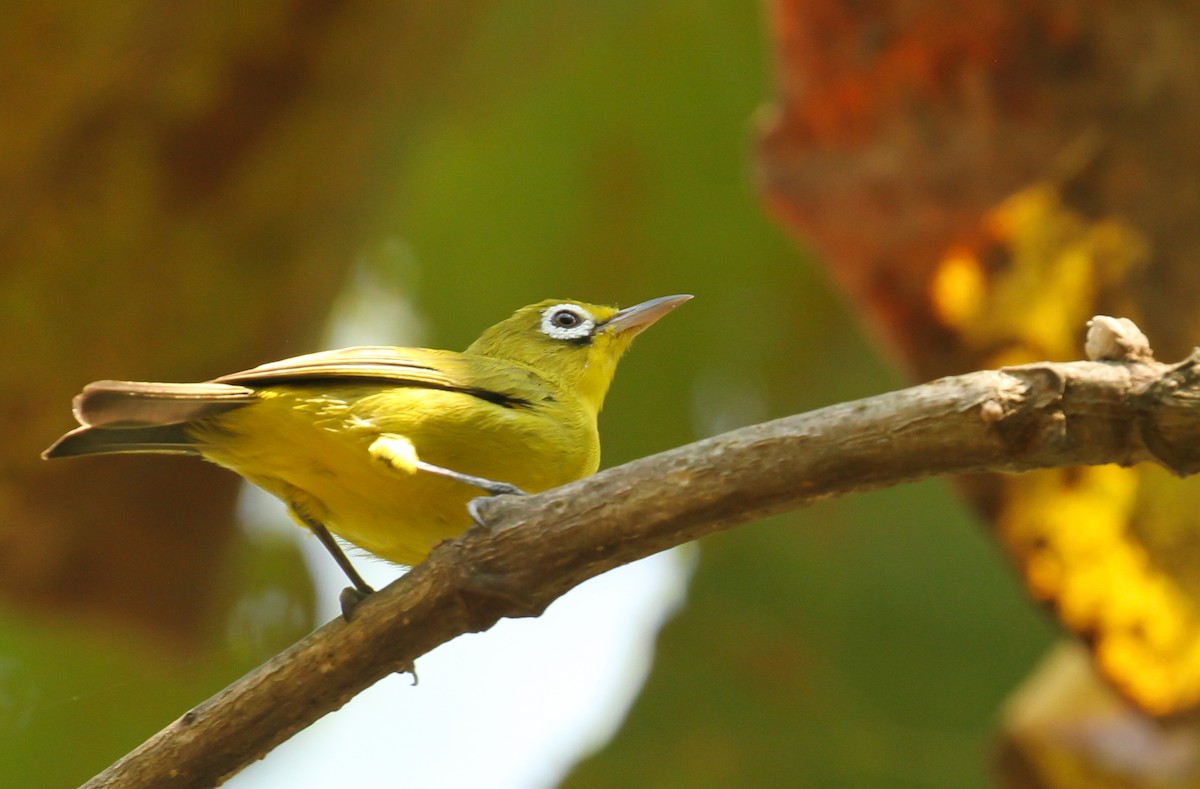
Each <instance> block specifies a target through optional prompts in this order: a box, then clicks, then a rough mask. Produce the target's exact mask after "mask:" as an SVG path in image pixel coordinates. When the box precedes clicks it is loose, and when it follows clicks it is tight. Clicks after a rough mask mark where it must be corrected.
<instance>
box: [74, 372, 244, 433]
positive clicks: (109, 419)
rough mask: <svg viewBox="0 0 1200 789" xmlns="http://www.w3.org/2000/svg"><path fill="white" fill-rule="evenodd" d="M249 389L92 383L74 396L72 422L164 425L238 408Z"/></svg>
mask: <svg viewBox="0 0 1200 789" xmlns="http://www.w3.org/2000/svg"><path fill="white" fill-rule="evenodd" d="M254 399H255V394H254V390H253V389H249V388H247V387H245V386H231V385H229V384H213V383H203V384H163V383H145V382H142V381H96V382H95V383H90V384H88V385H87V386H85V387H84V388H83V391H82V392H80V393H79V394H78V395H76V396H75V400H74V403H73V405H74V411H75V418H76V419H77V420H79V424H81V425H88V426H90V427H115V426H118V425H120V426H133V425H168V424H173V423H176V422H191V421H192V420H195V419H203V418H204V417H208V416H216V415H217V414H220V413H223V412H225V411H229V410H230V409H233V408H239V407H241V406H243V405H246V404H247V403H250V402H252V401H253V400H254Z"/></svg>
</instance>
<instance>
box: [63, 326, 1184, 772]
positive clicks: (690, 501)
mask: <svg viewBox="0 0 1200 789" xmlns="http://www.w3.org/2000/svg"><path fill="white" fill-rule="evenodd" d="M1089 350H1090V346H1089ZM1121 353H1122V354H1123V358H1122V360H1120V361H1089V362H1069V363H1041V364H1033V365H1026V366H1021V367H1013V368H1005V369H1001V370H996V371H983V372H976V373H971V374H968V375H962V376H957V377H952V378H943V379H940V380H937V381H934V382H932V383H928V384H924V385H922V386H917V387H913V388H910V389H904V390H901V391H897V392H891V393H888V394H883V395H879V396H876V397H871V398H867V399H864V400H858V401H855V402H851V403H845V404H840V405H835V406H831V407H828V408H823V409H820V410H818V411H813V412H810V413H807V414H800V415H796V416H791V417H786V418H783V419H778V420H775V421H773V422H767V423H764V424H759V425H753V426H751V427H746V428H742V429H740V430H735V431H732V432H729V433H725V434H723V435H720V436H716V437H714V438H710V439H706V440H703V441H698V442H696V443H693V444H689V445H687V446H683V447H679V448H677V449H673V450H670V451H668V452H663V453H660V454H657V455H654V456H651V457H647V458H643V459H641V460H637V461H634V462H632V463H627V464H625V465H623V466H619V467H616V468H612V469H608V470H606V471H603V472H601V473H599V474H596V475H595V476H593V477H590V478H587V479H584V480H581V481H579V482H576V483H572V484H570V485H566V486H563V487H561V488H556V489H554V490H551V491H547V492H545V493H542V494H539V495H536V496H528V497H512V496H502V497H497V498H492V499H482V500H479V501H478V508H477V511H478V513H479V514H480V515H481V516H482V517H483V518H484V519H485V521H486V522H487V523H489V524H490V526H489V528H486V529H485V528H481V527H475V528H472V529H471V530H469V531H468V532H467V533H466V534H465V535H463V536H462V537H461V538H459V539H457V540H454V541H449V542H446V543H443V544H442V545H440V546H438V547H437V548H436V549H435V550H434V552H433V553H432V554H431V555H430V557H429V558H428V559H427V560H426V561H425V562H423V563H422V564H421V565H419V566H418V567H416V568H414V569H413V570H412V571H411V572H410V573H408V574H407V575H405V576H404V577H402V578H401V579H399V580H398V581H396V582H395V583H393V584H392V585H390V586H389V587H387V588H386V589H384V590H382V591H380V592H379V593H378V594H376V595H373V596H372V597H371V598H369V599H367V600H366V601H365V602H364V603H363V604H362V605H360V606H359V607H358V609H357V610H356V612H355V618H354V621H352V622H350V623H345V622H342V621H340V620H337V621H334V622H330V623H329V624H327V625H325V626H324V627H322V628H320V629H319V630H317V631H316V632H314V633H312V634H311V635H310V636H308V637H307V638H305V639H304V640H303V641H301V642H299V643H297V644H296V645H295V646H293V647H291V648H290V649H288V650H287V651H285V652H283V653H282V654H280V655H278V656H276V657H275V658H274V659H272V660H271V661H269V662H268V663H266V664H264V665H263V666H261V667H260V668H258V669H256V670H255V671H253V672H251V673H250V674H248V675H246V676H245V677H243V678H242V679H240V680H238V681H237V682H235V683H233V684H232V685H230V686H229V687H228V688H226V689H225V690H223V691H221V692H220V693H219V694H217V695H216V696H214V697H213V698H211V699H209V700H208V701H206V702H204V703H202V704H200V705H199V706H197V707H196V708H194V709H192V710H191V711H189V712H188V713H186V714H185V715H183V716H182V717H181V718H179V719H178V720H176V721H175V722H174V723H172V724H170V725H169V726H167V727H166V728H165V729H163V730H162V731H161V732H159V733H158V734H156V735H155V736H154V737H152V738H151V739H149V740H148V741H146V742H145V743H144V744H143V745H141V746H140V747H139V748H137V749H136V750H134V751H133V752H131V753H130V754H128V755H127V756H125V757H124V758H123V759H121V760H120V761H118V762H117V763H115V764H114V765H112V766H111V767H110V768H108V769H107V770H106V771H104V772H103V773H101V774H100V775H98V776H96V777H95V778H94V779H92V781H90V782H89V783H88V784H87V785H86V786H87V787H114V786H121V787H159V786H162V787H167V786H170V787H203V786H212V785H215V784H218V783H221V782H222V781H223V780H225V779H227V778H228V777H230V776H231V775H233V774H234V773H236V772H237V771H238V770H240V769H241V768H242V767H243V766H245V765H246V764H247V763H249V762H251V761H253V760H256V759H259V758H262V757H263V756H264V755H265V754H266V753H267V752H268V751H270V750H271V748H273V747H274V746H276V745H278V744H279V743H281V742H283V741H284V740H286V739H287V738H288V737H290V736H291V735H292V734H294V733H295V732H297V731H299V730H300V729H303V728H304V727H306V726H308V725H309V724H311V723H312V722H314V721H315V720H317V719H318V718H320V717H322V716H323V715H325V714H326V713H328V712H331V711H333V710H336V709H338V708H339V707H341V706H342V705H343V704H345V703H346V702H347V701H348V700H350V699H351V698H352V697H353V696H354V695H356V694H357V693H359V692H360V691H362V690H364V689H365V688H367V687H369V686H370V685H372V684H373V683H375V682H376V681H377V680H379V679H381V678H383V677H384V676H386V675H388V674H390V673H392V672H396V671H405V670H406V668H407V667H410V666H411V665H412V664H413V662H414V661H415V660H416V659H417V658H418V657H419V656H421V655H423V654H425V653H426V652H428V651H430V650H431V649H433V648H434V647H436V646H438V645H439V644H442V643H444V642H446V641H449V640H450V639H452V638H454V637H456V636H458V635H460V634H462V633H466V632H477V631H482V630H486V629H488V628H489V627H491V626H492V625H493V624H495V623H496V621H497V620H499V619H500V618H501V617H505V616H508V617H520V616H537V615H538V614H540V613H541V612H542V611H543V610H544V609H545V608H546V606H548V605H549V604H550V603H551V602H552V601H553V600H555V599H556V598H558V597H560V596H561V595H562V594H564V593H565V592H567V591H568V590H570V589H571V588H573V587H574V586H576V585H578V584H579V583H581V582H583V581H585V580H587V579H588V578H591V577H593V576H595V575H599V574H600V573H602V572H605V571H606V570H610V569H612V568H614V567H617V566H618V565H622V564H626V563H629V562H632V561H634V560H636V559H640V558H642V557H645V556H648V555H650V554H653V553H656V552H658V551H661V550H664V549H666V548H669V547H672V546H675V545H679V544H682V543H684V542H687V541H689V540H694V539H697V538H699V537H703V536H704V535H706V534H711V533H713V532H715V531H720V530H723V529H729V528H732V527H734V526H736V525H738V524H741V523H745V522H747V521H750V520H753V519H756V518H760V517H763V516H766V515H770V514H773V513H778V512H783V511H785V510H790V509H796V508H800V507H804V506H807V505H809V504H811V503H813V502H815V501H817V500H819V499H823V498H829V497H832V496H840V495H845V494H847V493H854V492H858V491H865V490H871V489H876V488H882V487H887V486H891V485H896V484H900V483H904V482H909V481H913V480H917V479H921V478H924V477H930V476H935V475H941V474H950V473H964V472H988V471H990V472H1020V471H1027V470H1032V469H1038V468H1048V467H1057V466H1071V465H1092V464H1104V463H1118V464H1121V465H1132V464H1134V463H1139V462H1156V463H1159V464H1161V465H1163V466H1165V467H1167V468H1168V469H1170V470H1172V471H1173V472H1175V473H1177V474H1180V475H1186V474H1191V473H1194V472H1195V471H1197V470H1200V350H1198V351H1197V352H1195V353H1193V355H1192V356H1191V357H1189V358H1188V359H1187V360H1185V361H1183V362H1181V363H1179V364H1175V365H1166V364H1161V363H1158V362H1155V361H1153V360H1152V359H1151V358H1150V357H1149V353H1148V348H1147V349H1145V352H1131V351H1129V350H1128V349H1122V351H1121ZM1093 355H1095V356H1097V357H1102V356H1103V355H1104V354H1103V353H1101V352H1096V353H1094V354H1093Z"/></svg>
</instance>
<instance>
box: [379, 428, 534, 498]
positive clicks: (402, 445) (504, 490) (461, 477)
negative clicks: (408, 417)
mask: <svg viewBox="0 0 1200 789" xmlns="http://www.w3.org/2000/svg"><path fill="white" fill-rule="evenodd" d="M368 451H369V452H370V453H371V457H373V458H375V459H376V460H378V461H380V462H382V463H387V464H388V465H389V466H391V467H392V468H395V469H400V470H402V471H407V472H408V473H410V474H415V473H417V472H418V471H424V472H426V473H428V474H436V475H438V476H439V477H445V478H446V479H452V480H454V481H456V482H461V483H463V484H464V485H470V486H471V487H475V488H479V489H480V490H482V491H484V492H485V493H487V494H488V495H490V496H500V495H511V496H523V495H525V491H523V490H521V489H520V488H518V487H517V486H516V485H510V484H509V483H507V482H495V481H493V480H490V479H485V478H483V477H475V476H472V475H470V474H463V473H462V472H461V471H452V470H450V469H448V468H442V467H441V466H435V465H433V464H432V463H426V462H425V461H424V460H420V459H418V457H417V449H416V447H414V446H413V443H412V441H409V440H408V438H406V437H405V436H402V435H399V434H397V433H381V434H380V435H379V437H378V438H376V439H375V440H374V441H372V442H371V446H370V449H369V450H368Z"/></svg>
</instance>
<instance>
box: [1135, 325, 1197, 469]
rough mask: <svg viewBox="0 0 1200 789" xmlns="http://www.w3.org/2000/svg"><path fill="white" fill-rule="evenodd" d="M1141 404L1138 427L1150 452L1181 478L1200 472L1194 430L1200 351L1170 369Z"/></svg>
mask: <svg viewBox="0 0 1200 789" xmlns="http://www.w3.org/2000/svg"><path fill="white" fill-rule="evenodd" d="M1139 405H1140V407H1139V409H1138V410H1139V419H1138V428H1139V430H1140V432H1141V436H1142V441H1143V442H1144V443H1145V445H1146V449H1148V450H1149V451H1150V452H1151V454H1153V455H1154V457H1155V458H1157V459H1158V461H1159V462H1160V463H1162V465H1163V466H1165V467H1166V468H1167V469H1168V470H1169V471H1171V472H1172V473H1174V474H1176V475H1178V476H1180V477H1185V476H1188V475H1191V474H1195V473H1197V472H1200V436H1197V435H1196V431H1195V430H1193V429H1191V428H1192V425H1193V424H1194V422H1195V413H1196V411H1197V409H1200V348H1198V349H1196V350H1193V351H1192V354H1191V356H1189V357H1188V358H1187V359H1185V360H1183V361H1182V362H1180V363H1178V364H1176V365H1173V366H1171V367H1168V368H1166V369H1165V370H1164V372H1163V373H1162V374H1161V375H1160V376H1159V377H1158V379H1157V380H1156V381H1155V382H1154V383H1153V384H1152V385H1150V386H1149V387H1147V388H1146V391H1145V393H1144V394H1143V396H1142V402H1141V403H1140V404H1139Z"/></svg>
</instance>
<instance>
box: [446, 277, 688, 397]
mask: <svg viewBox="0 0 1200 789" xmlns="http://www.w3.org/2000/svg"><path fill="white" fill-rule="evenodd" d="M690 298H691V296H686V295H684V296H663V297H662V298H658V299H651V300H650V301H644V302H642V303H641V304H636V305H634V306H632V307H626V308H625V309H623V310H618V309H617V308H616V307H606V306H600V305H596V304H587V303H585V302H582V301H574V300H572V299H547V300H546V301H540V302H538V303H537V304H531V305H529V306H528V307H522V308H521V309H519V310H517V311H516V312H515V313H514V314H513V316H512V317H511V318H508V319H506V320H503V321H501V322H500V323H497V324H496V325H495V326H492V327H491V328H490V329H487V330H486V331H485V332H484V333H483V334H482V335H481V336H480V337H479V339H478V340H476V341H475V342H473V343H472V344H471V347H470V348H468V349H467V351H468V353H477V354H479V355H481V356H491V357H493V358H497V359H507V360H509V361H514V362H520V363H522V364H526V365H529V366H530V367H532V368H534V369H535V370H537V371H538V372H539V373H540V374H541V375H542V376H544V377H545V378H547V379H549V380H550V381H553V382H554V383H556V384H558V385H560V386H563V387H565V388H567V389H570V390H573V391H575V392H577V393H578V394H579V396H580V398H581V399H582V400H583V401H584V402H585V403H587V404H588V406H589V407H590V408H592V409H593V410H594V411H595V412H597V413H598V412H599V411H600V408H601V406H602V405H603V404H604V395H605V394H606V393H607V392H608V386H609V384H610V383H612V378H613V373H615V372H616V369H617V361H618V360H619V359H620V358H621V354H623V353H624V352H625V349H626V348H628V347H629V344H630V343H631V342H633V338H634V337H636V336H637V335H638V334H639V333H640V332H641V331H642V330H644V329H646V328H647V327H648V326H650V324H652V323H654V322H655V321H657V320H658V319H659V318H661V317H662V316H664V315H666V314H667V313H668V312H670V311H671V310H673V309H675V308H676V307H678V306H679V305H680V304H682V303H683V302H685V301H687V300H688V299H690Z"/></svg>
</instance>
